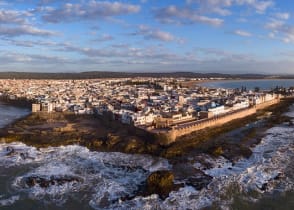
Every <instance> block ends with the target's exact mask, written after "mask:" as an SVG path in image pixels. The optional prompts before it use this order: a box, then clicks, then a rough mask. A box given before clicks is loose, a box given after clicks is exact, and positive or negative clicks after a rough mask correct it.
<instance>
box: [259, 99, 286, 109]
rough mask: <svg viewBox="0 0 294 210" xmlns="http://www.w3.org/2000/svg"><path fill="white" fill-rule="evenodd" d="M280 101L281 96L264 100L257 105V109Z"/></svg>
mask: <svg viewBox="0 0 294 210" xmlns="http://www.w3.org/2000/svg"><path fill="white" fill-rule="evenodd" d="M279 102H280V98H276V99H273V100H271V101H267V102H264V103H261V104H257V105H256V109H257V110H259V109H264V108H266V107H268V106H271V105H274V104H277V103H279Z"/></svg>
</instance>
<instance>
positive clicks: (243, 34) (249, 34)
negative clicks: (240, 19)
mask: <svg viewBox="0 0 294 210" xmlns="http://www.w3.org/2000/svg"><path fill="white" fill-rule="evenodd" d="M233 33H234V34H236V35H238V36H244V37H251V36H252V34H251V33H250V32H247V31H243V30H239V29H238V30H235V31H234V32H233Z"/></svg>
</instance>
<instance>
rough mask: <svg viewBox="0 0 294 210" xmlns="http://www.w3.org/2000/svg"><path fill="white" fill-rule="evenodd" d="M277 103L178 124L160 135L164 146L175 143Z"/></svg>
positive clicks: (273, 102)
mask: <svg viewBox="0 0 294 210" xmlns="http://www.w3.org/2000/svg"><path fill="white" fill-rule="evenodd" d="M279 102H280V99H274V100H271V101H268V102H265V103H262V104H259V105H256V106H254V107H251V108H246V109H242V110H239V111H235V112H233V113H228V114H226V115H223V116H219V117H213V118H209V119H205V120H199V121H195V122H190V123H183V124H179V125H177V126H174V127H173V129H172V130H170V131H168V132H165V134H163V133H162V134H161V135H164V136H165V138H164V139H165V143H164V144H166V143H167V144H169V143H172V142H174V141H176V139H177V138H178V137H180V136H183V135H187V134H190V133H192V132H194V131H198V130H201V129H204V128H208V127H213V126H221V125H223V124H225V123H228V122H230V121H232V120H235V119H239V118H244V117H247V116H249V115H252V114H255V113H256V111H257V110H259V109H264V108H266V107H268V106H271V105H274V104H277V103H279Z"/></svg>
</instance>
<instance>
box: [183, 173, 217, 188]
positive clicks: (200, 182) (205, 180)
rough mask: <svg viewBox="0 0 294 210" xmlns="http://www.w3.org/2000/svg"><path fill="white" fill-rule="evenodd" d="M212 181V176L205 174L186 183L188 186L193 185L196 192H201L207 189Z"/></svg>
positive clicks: (189, 179)
mask: <svg viewBox="0 0 294 210" xmlns="http://www.w3.org/2000/svg"><path fill="white" fill-rule="evenodd" d="M211 180H212V177H211V176H208V175H205V174H203V175H200V176H193V177H189V178H188V180H187V181H186V184H187V185H191V186H192V187H194V188H195V189H196V190H201V189H203V188H204V187H206V186H207V185H208V184H209V183H210V182H211Z"/></svg>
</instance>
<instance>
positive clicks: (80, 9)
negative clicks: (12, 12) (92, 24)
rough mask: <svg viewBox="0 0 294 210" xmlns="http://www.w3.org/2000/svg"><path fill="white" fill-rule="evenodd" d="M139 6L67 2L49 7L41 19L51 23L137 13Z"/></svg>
mask: <svg viewBox="0 0 294 210" xmlns="http://www.w3.org/2000/svg"><path fill="white" fill-rule="evenodd" d="M139 11H140V6H138V5H134V4H124V3H120V2H109V1H94V0H92V1H89V2H88V3H85V4H71V3H67V4H65V5H64V6H63V7H61V8H57V9H50V10H48V11H47V13H46V14H44V15H43V19H44V20H45V21H47V22H51V23H59V22H66V21H68V22H71V21H79V20H97V19H98V18H105V17H112V16H119V15H126V14H132V13H138V12H139Z"/></svg>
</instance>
